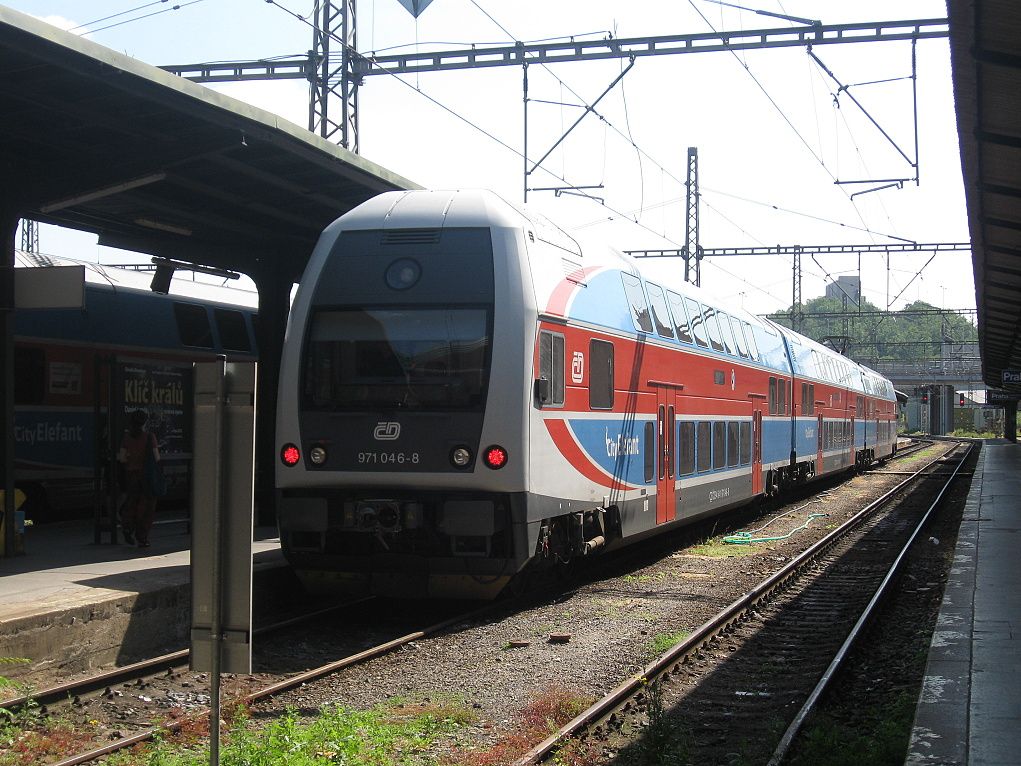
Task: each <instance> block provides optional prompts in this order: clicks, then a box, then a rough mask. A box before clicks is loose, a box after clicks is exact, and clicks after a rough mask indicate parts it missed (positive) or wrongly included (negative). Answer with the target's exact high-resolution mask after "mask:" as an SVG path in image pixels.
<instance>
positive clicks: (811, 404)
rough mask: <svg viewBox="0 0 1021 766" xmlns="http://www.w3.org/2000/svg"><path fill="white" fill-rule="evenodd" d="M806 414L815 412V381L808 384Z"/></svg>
mask: <svg viewBox="0 0 1021 766" xmlns="http://www.w3.org/2000/svg"><path fill="white" fill-rule="evenodd" d="M808 414H809V415H814V414H815V383H809V384H808Z"/></svg>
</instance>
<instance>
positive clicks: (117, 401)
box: [14, 251, 257, 522]
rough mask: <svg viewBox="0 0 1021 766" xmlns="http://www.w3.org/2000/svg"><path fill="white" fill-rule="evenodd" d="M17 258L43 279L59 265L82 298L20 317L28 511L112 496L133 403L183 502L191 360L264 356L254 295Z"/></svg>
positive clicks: (39, 515)
mask: <svg viewBox="0 0 1021 766" xmlns="http://www.w3.org/2000/svg"><path fill="white" fill-rule="evenodd" d="M15 265H16V267H17V272H18V273H22V272H29V271H31V272H34V274H32V275H30V276H39V277H42V278H46V277H49V276H58V275H57V274H56V272H57V271H61V268H59V267H62V270H63V272H64V274H65V275H67V277H68V282H67V284H68V285H69V286H73V287H74V288H75V289H73V290H72V291H71V292H77V294H78V295H79V296H80V304H81V305H79V306H76V307H69V308H19V309H18V311H17V313H16V315H15V337H14V340H15V345H14V366H15V384H14V456H15V477H14V478H15V485H16V487H17V489H19V490H20V492H21V493H22V494H21V496H22V497H24V505H23V510H24V511H25V512H26V514H27V516H28V518H30V519H33V520H34V521H35V522H45V521H50V520H54V519H63V518H71V517H77V516H84V515H88V514H90V513H91V512H92V511H93V509H94V508H96V506H97V503H106V495H108V494H109V492H110V491H111V489H112V488H111V483H110V481H109V479H110V476H111V473H112V467H113V456H114V453H115V452H116V450H117V445H118V444H119V440H120V434H121V431H122V430H123V429H124V428H126V427H127V417H126V414H127V413H128V412H130V411H131V410H135V409H144V410H146V412H147V413H148V415H149V424H148V428H149V429H150V430H151V431H152V432H153V433H154V434H155V435H156V437H157V440H158V443H159V446H160V451H161V454H162V457H163V462H164V472H165V474H166V478H167V480H168V484H169V494H170V499H172V500H180V501H184V500H185V499H186V498H187V497H188V489H189V482H190V473H191V469H190V461H191V431H192V424H191V420H192V403H191V368H192V363H193V362H196V361H201V360H211V359H215V358H216V356H217V355H221V354H222V355H225V356H227V357H228V358H230V359H232V360H239V361H241V360H250V361H254V360H255V359H256V358H257V348H256V341H255V324H254V321H255V319H256V311H255V306H256V304H257V299H256V295H255V293H254V292H252V291H247V290H239V289H237V288H230V287H225V286H221V285H216V284H209V283H203V282H195V281H191V280H188V279H180V278H179V279H177V280H175V283H174V294H171V295H167V294H161V293H156V292H153V291H152V290H150V287H149V286H150V281H151V280H152V276H153V275H152V273H146V272H139V271H131V270H128V269H125V268H118V267H115V266H102V265H100V264H96V263H91V262H86V261H76V260H73V259H69V258H61V257H56V256H47V255H37V254H32V253H27V252H20V251H18V252H16V253H15ZM55 267H58V268H55ZM42 285H43V283H40V287H39V288H38V289H39V290H43V291H45V290H46V288H45V286H42ZM40 302H41V303H47V302H48V301H46V300H42V301H40ZM111 413H112V417H111ZM111 434H112V437H111Z"/></svg>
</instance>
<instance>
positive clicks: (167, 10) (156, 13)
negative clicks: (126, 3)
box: [72, 0, 206, 37]
mask: <svg viewBox="0 0 1021 766" xmlns="http://www.w3.org/2000/svg"><path fill="white" fill-rule="evenodd" d="M166 2H169V0H158V4H160V5H162V4H163V3H166ZM204 2H206V0H190V2H186V3H178V4H177V5H174V6H171V7H170V8H164V9H163V10H161V11H153V12H152V13H147V14H145V15H144V16H136V17H135V18H133V19H125V20H124V21H118V22H117V23H116V24H108V25H106V26H105V27H99V28H98V29H89V30H86V31H85V32H81V33H79V36H80V37H88V36H89V35H93V34H95V33H96V32H103V31H106V30H107V29H114V28H115V27H122V26H124V25H125V24H131V23H133V22H135V21H142V20H143V19H150V18H152V17H153V16H159V15H161V14H164V13H170V12H171V11H179V10H181V9H182V8H187V7H188V6H189V5H197V4H198V3H204ZM151 5H156V3H148V4H147V5H143V6H140V7H138V8H135V9H132V10H130V11H123V12H121V13H117V14H114V15H113V16H109V17H108V18H115V17H116V16H123V15H125V14H127V13H134V12H135V11H136V10H142V9H144V8H147V7H149V6H151ZM92 23H93V24H95V23H99V22H92ZM82 26H88V25H80V26H77V27H74V29H81V28H82ZM72 31H73V30H72Z"/></svg>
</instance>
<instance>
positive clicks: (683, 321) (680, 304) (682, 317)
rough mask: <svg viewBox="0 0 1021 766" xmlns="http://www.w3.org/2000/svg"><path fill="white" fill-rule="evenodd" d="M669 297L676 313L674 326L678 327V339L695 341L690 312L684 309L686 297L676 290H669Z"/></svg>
mask: <svg viewBox="0 0 1021 766" xmlns="http://www.w3.org/2000/svg"><path fill="white" fill-rule="evenodd" d="M666 295H667V299H668V300H669V301H670V308H671V309H672V310H673V314H674V327H676V328H677V339H678V340H683V341H684V342H685V343H694V342H695V339H694V337H692V335H691V326H690V325H689V324H688V313H687V312H686V311H685V310H684V299H683V298H682V297H681V296H680V295H678V294H677V293H675V292H672V291H671V290H667V293H666Z"/></svg>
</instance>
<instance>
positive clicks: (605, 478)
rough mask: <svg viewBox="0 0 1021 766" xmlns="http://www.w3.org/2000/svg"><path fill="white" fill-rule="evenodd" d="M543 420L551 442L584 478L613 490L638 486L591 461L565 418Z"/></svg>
mask: <svg viewBox="0 0 1021 766" xmlns="http://www.w3.org/2000/svg"><path fill="white" fill-rule="evenodd" d="M543 422H544V423H545V424H546V430H547V431H549V435H550V436H551V437H552V438H553V443H554V444H555V445H556V446H557V449H559V450H560V454H562V455H563V456H564V457H565V458H567V461H568V462H569V463H570V464H571V465H572V466H574V468H575V469H576V470H577V471H578V473H580V474H581V475H582V476H584V477H585V478H586V479H588V480H589V481H594V482H595V483H596V484H599V485H601V486H603V487H609V488H610V489H615V490H629V489H638V487H632V486H631V485H629V484H625V483H624V482H622V481H618V480H617V479H615V478H614V477H612V476H610V475H609V474H607V473H606V472H605V471H604V470H603V469H602V468H600V467H599V466H598V465H596V464H595V463H593V462H592V460H590V459H589V456H588V455H586V454H585V451H584V450H583V449H582V448H581V445H580V444H578V440H577V439H575V438H574V434H573V433H571V429H570V428H568V426H567V421H566V420H561V419H559V418H547V419H545V420H544V421H543Z"/></svg>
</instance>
